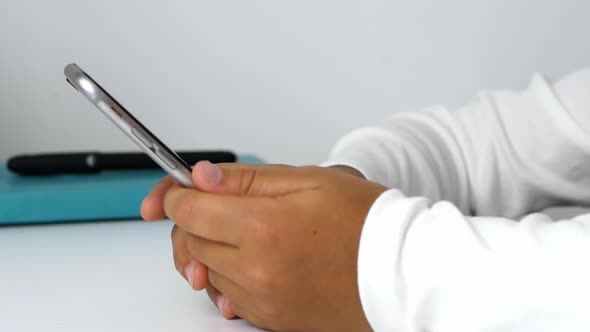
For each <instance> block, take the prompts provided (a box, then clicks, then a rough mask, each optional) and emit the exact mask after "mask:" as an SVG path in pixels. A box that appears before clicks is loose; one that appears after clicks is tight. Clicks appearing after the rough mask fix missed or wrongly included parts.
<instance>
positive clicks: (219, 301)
mask: <svg viewBox="0 0 590 332" xmlns="http://www.w3.org/2000/svg"><path fill="white" fill-rule="evenodd" d="M224 305H225V296H223V295H219V296H218V297H217V308H219V312H221V313H223V306H224Z"/></svg>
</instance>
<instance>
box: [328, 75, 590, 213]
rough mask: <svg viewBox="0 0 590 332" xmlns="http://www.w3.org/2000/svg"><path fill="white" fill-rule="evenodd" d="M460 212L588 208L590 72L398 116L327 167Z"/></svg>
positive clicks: (360, 133) (364, 133) (347, 143)
mask: <svg viewBox="0 0 590 332" xmlns="http://www.w3.org/2000/svg"><path fill="white" fill-rule="evenodd" d="M336 164H340V165H346V166H349V167H353V168H355V169H357V170H358V171H359V172H360V173H362V174H363V175H364V176H365V177H366V178H367V179H369V180H372V181H375V182H378V183H381V184H383V185H385V186H387V187H390V188H396V189H399V190H401V191H402V192H403V193H405V194H407V195H408V196H425V197H427V198H429V199H430V200H432V201H434V202H436V201H440V200H447V201H450V202H452V203H453V204H455V205H456V206H457V207H458V208H459V209H460V210H461V211H462V212H463V213H465V214H470V215H495V216H506V217H518V216H522V215H524V214H526V213H529V212H531V211H538V210H541V209H543V208H545V207H548V206H551V205H556V204H580V205H590V191H589V190H587V188H589V187H590V166H589V165H590V69H589V70H586V71H582V72H579V73H577V74H573V75H570V76H568V77H566V78H564V79H563V80H561V81H559V82H558V83H556V84H555V85H551V84H548V83H547V82H546V81H545V80H543V78H541V77H540V76H537V77H535V79H534V80H533V82H532V83H531V86H530V87H529V88H528V89H527V90H526V91H524V92H519V93H514V92H493V93H481V94H479V95H478V97H477V98H476V99H474V100H473V102H471V103H470V104H468V105H466V106H464V107H462V108H459V109H457V110H455V111H449V110H447V109H445V108H443V107H435V108H432V109H430V110H425V111H422V112H413V113H404V114H397V115H394V116H392V117H391V118H389V119H388V120H387V121H385V122H383V123H381V124H379V125H377V126H374V127H371V128H362V129H359V130H356V131H354V132H352V133H350V134H349V135H347V136H345V137H343V138H342V139H341V140H340V141H339V142H338V143H337V144H336V146H335V147H334V149H333V151H332V154H331V156H330V159H329V162H328V163H326V165H336Z"/></svg>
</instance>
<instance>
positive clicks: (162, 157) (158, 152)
mask: <svg viewBox="0 0 590 332" xmlns="http://www.w3.org/2000/svg"><path fill="white" fill-rule="evenodd" d="M155 152H156V156H158V158H160V160H162V161H163V162H164V164H166V165H168V167H170V169H176V165H175V164H174V162H173V161H172V160H170V158H169V157H168V156H167V155H166V153H165V152H163V151H162V150H160V149H156V151H155Z"/></svg>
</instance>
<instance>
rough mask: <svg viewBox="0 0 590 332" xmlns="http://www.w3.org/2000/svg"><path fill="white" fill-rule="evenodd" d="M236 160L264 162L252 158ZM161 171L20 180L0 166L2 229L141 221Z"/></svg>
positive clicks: (21, 177) (254, 157) (0, 214)
mask: <svg viewBox="0 0 590 332" xmlns="http://www.w3.org/2000/svg"><path fill="white" fill-rule="evenodd" d="M238 162H240V163H245V164H263V163H264V161H263V160H262V159H260V158H258V157H256V156H254V155H239V156H238ZM163 176H165V173H164V171H161V170H146V171H133V172H103V173H98V174H80V175H57V176H26V177H24V176H18V175H15V174H13V173H11V172H10V171H9V170H8V169H7V168H6V165H1V164H0V225H14V224H32V223H52V222H75V221H93V220H94V221H102V220H109V219H112V220H122V219H138V218H140V214H139V207H140V204H141V201H142V200H143V198H144V197H145V196H146V194H147V193H148V192H149V191H150V189H151V188H152V186H153V185H154V184H156V183H157V182H158V181H159V180H160V179H161V178H162V177H163Z"/></svg>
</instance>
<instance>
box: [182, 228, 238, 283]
mask: <svg viewBox="0 0 590 332" xmlns="http://www.w3.org/2000/svg"><path fill="white" fill-rule="evenodd" d="M186 237H187V239H186V248H187V251H188V253H189V255H190V256H191V257H193V258H195V259H197V260H198V261H200V262H203V264H205V265H206V266H208V267H209V268H211V269H214V270H216V271H219V272H221V273H223V274H224V275H227V276H235V277H236V278H237V277H239V274H240V271H241V269H240V265H241V260H240V250H239V249H238V248H236V247H233V246H229V245H227V244H224V243H221V242H215V241H211V240H208V239H205V238H202V237H199V236H195V235H193V234H190V233H187V235H186Z"/></svg>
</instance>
